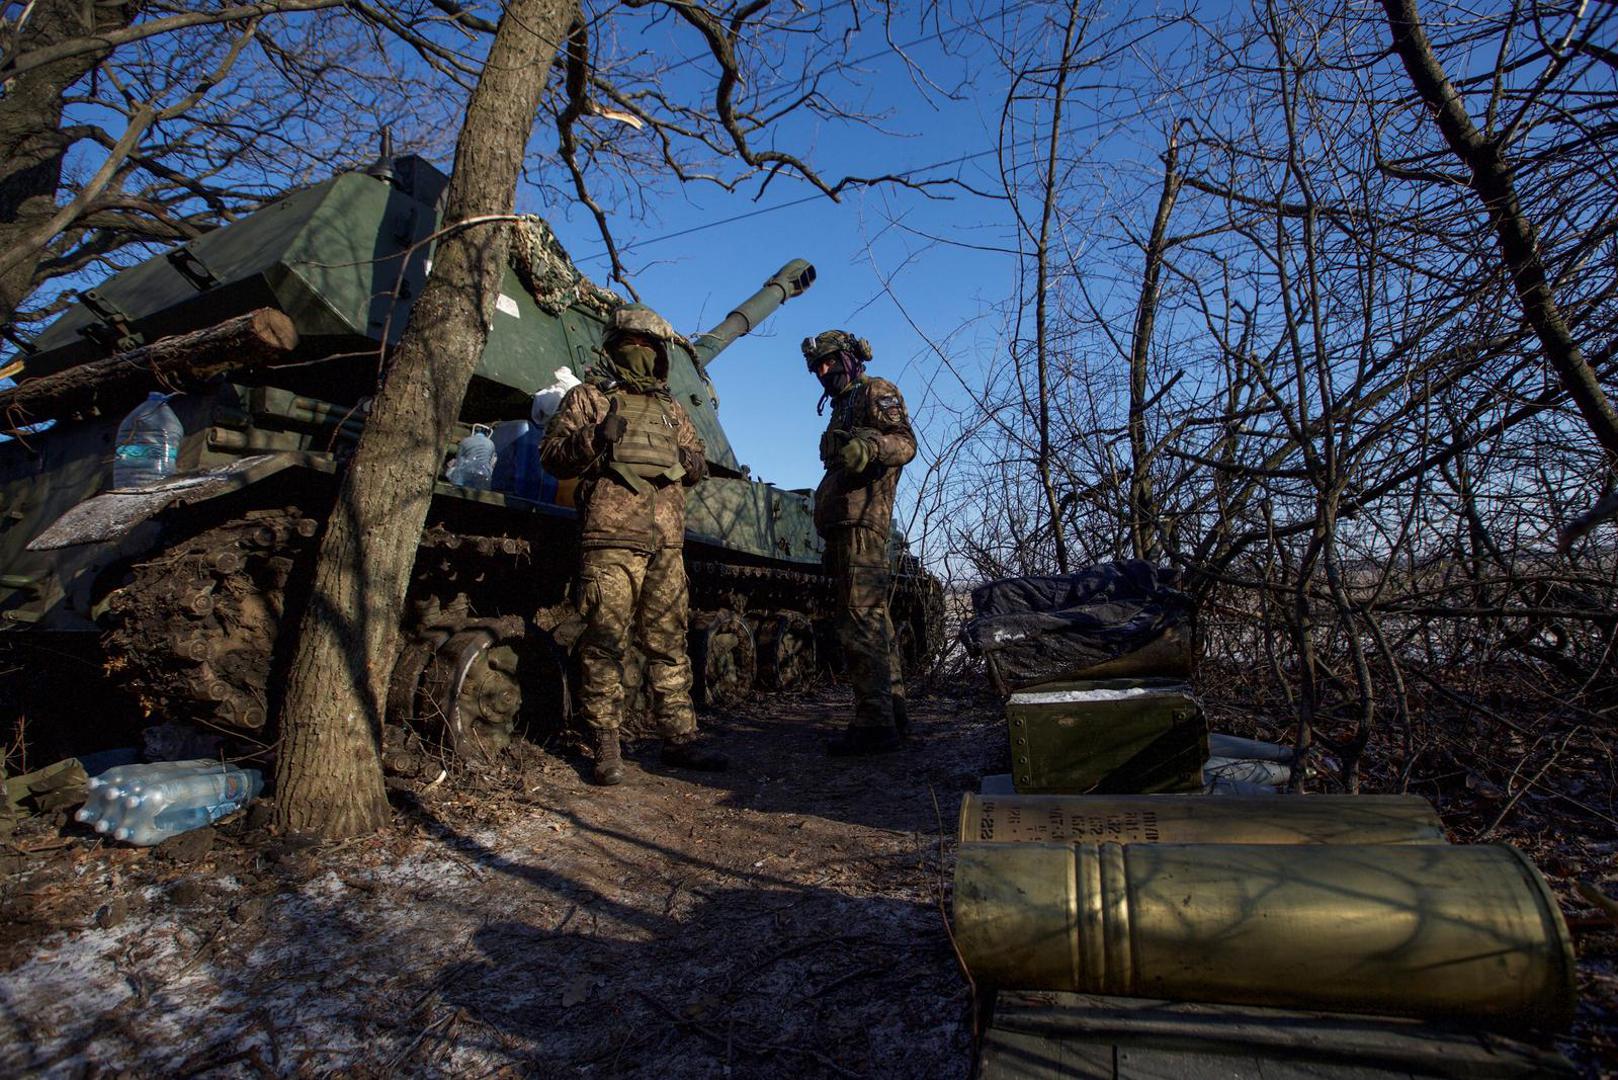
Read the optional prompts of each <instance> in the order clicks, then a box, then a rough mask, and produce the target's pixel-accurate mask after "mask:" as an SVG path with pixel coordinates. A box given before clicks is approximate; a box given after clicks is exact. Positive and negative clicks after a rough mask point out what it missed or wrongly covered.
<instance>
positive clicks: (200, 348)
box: [0, 308, 298, 432]
mask: <svg viewBox="0 0 1618 1080" xmlns="http://www.w3.org/2000/svg"><path fill="white" fill-rule="evenodd" d="M297 347H298V331H297V328H296V327H295V326H293V325H292V320H291V319H290V318H288V317H287V316H286V315H284V314H283V313H281V312H279V311H276V310H275V309H274V308H259V309H258V310H257V311H252V312H248V313H247V314H246V315H239V316H237V317H236V318H234V319H227V320H225V321H224V322H222V323H220V324H218V325H217V326H210V327H208V328H207V329H206V330H198V331H196V332H195V333H190V334H177V335H175V336H174V337H168V338H163V339H162V340H160V341H154V342H152V343H151V344H150V345H142V346H141V347H140V348H138V349H130V350H129V351H127V352H121V353H118V354H117V355H116V356H109V357H108V358H107V359H105V360H96V361H94V362H92V363H89V364H80V365H79V366H78V367H71V368H67V369H66V370H63V371H57V372H53V373H52V374H50V375H42V376H40V377H39V378H37V379H24V380H23V381H22V382H20V383H18V384H17V385H16V386H15V387H14V388H12V389H10V390H3V391H0V431H12V432H14V431H15V429H16V428H19V427H25V426H27V425H29V424H37V423H39V422H40V421H43V420H61V419H65V418H66V417H69V416H72V415H74V414H75V413H77V414H88V413H89V412H90V411H91V410H100V411H101V412H103V413H106V412H110V411H114V410H117V409H119V408H123V407H125V406H130V405H133V404H134V403H135V402H136V401H137V400H139V399H140V398H141V397H142V396H143V395H145V394H146V393H147V392H148V391H150V390H154V389H159V388H161V389H165V390H185V389H192V388H195V387H196V386H198V385H199V384H200V383H203V382H206V381H207V380H208V379H211V378H213V377H214V376H215V375H221V374H224V373H225V372H227V371H238V370H240V369H242V368H249V367H272V366H274V364H275V363H276V361H278V360H285V359H287V358H289V357H290V356H291V355H292V351H293V350H294V349H296V348H297Z"/></svg>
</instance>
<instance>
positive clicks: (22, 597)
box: [0, 158, 941, 753]
mask: <svg viewBox="0 0 1618 1080" xmlns="http://www.w3.org/2000/svg"><path fill="white" fill-rule="evenodd" d="M445 182H446V180H445V178H444V177H443V176H442V175H441V174H439V173H437V172H436V171H435V170H433V169H432V167H431V166H430V165H428V164H426V163H425V162H423V161H421V160H420V159H417V158H401V159H397V160H396V161H394V162H392V163H391V166H390V167H389V168H387V169H379V170H373V172H371V173H346V174H343V175H339V176H337V177H334V178H333V179H331V180H328V181H326V182H324V183H321V184H317V185H315V186H313V187H310V188H307V189H305V190H302V191H299V192H297V193H294V194H292V195H290V196H288V197H286V198H285V199H283V200H281V201H280V202H277V203H275V204H274V205H272V206H269V207H267V208H266V209H264V210H262V211H260V212H258V213H256V214H253V215H252V216H250V217H248V218H245V219H243V220H242V221H240V222H237V223H235V224H233V225H231V226H229V227H228V228H224V229H221V230H218V231H216V232H213V233H209V234H207V235H205V236H203V237H200V238H198V239H196V240H193V241H190V242H189V243H187V244H185V245H183V246H182V247H180V248H176V249H175V250H173V251H170V252H168V253H166V254H165V255H161V256H158V257H155V258H152V259H150V260H148V261H146V262H144V263H142V264H141V265H139V266H136V267H134V268H132V269H130V270H127V271H125V272H123V273H121V274H118V275H117V276H115V277H113V278H111V279H110V280H108V281H107V282H105V283H103V284H102V285H101V286H99V287H98V288H96V289H94V290H91V291H88V292H86V293H85V294H83V301H82V302H81V303H80V304H78V305H76V306H75V307H74V308H73V309H72V310H70V311H69V312H67V313H66V314H64V315H63V316H62V317H61V318H60V319H59V320H57V322H56V323H54V324H53V325H52V326H51V327H50V328H48V329H47V330H46V331H45V332H44V333H43V334H42V335H41V336H40V337H39V339H38V340H37V341H36V342H35V349H34V351H33V353H32V354H31V355H30V356H29V357H28V360H27V365H26V370H25V373H24V376H23V378H24V379H35V378H37V379H49V378H52V377H60V376H59V373H64V372H68V371H69V370H70V369H73V368H75V367H78V366H80V365H83V364H86V363H89V362H91V361H95V360H99V359H102V358H105V357H107V356H110V355H119V354H126V353H127V352H128V350H131V349H134V348H136V347H138V346H140V345H142V344H143V343H150V342H153V341H157V340H159V339H163V338H169V337H170V336H171V335H183V334H187V333H190V332H192V331H197V330H201V329H203V328H207V327H212V326H215V325H217V324H219V323H221V322H222V321H224V320H226V319H229V318H232V317H234V316H238V315H243V314H246V313H249V312H253V311H255V310H258V309H263V308H270V309H274V310H276V311H280V312H283V313H285V314H286V315H287V316H288V317H290V319H291V320H292V323H293V325H294V327H295V328H296V331H297V339H298V342H297V345H296V349H295V352H294V353H293V354H291V355H290V356H287V357H284V358H283V359H282V361H281V362H280V363H278V364H277V365H276V366H275V367H273V368H268V369H260V368H251V369H242V370H235V371H232V372H230V373H229V374H228V375H227V376H224V377H222V378H215V379H213V380H211V381H209V382H208V383H206V384H205V385H201V386H193V387H188V389H189V390H190V392H188V393H185V394H182V395H180V396H178V397H176V398H174V399H173V400H172V401H171V407H173V408H174V409H175V411H176V413H177V414H178V415H179V417H180V419H181V421H182V422H183V423H184V426H185V430H186V437H185V440H184V442H183V444H182V447H181V451H180V457H179V469H180V474H179V475H178V476H177V477H176V478H175V479H174V480H173V481H171V482H170V483H169V484H166V485H162V486H160V487H159V488H157V489H153V490H152V491H149V492H146V493H143V494H142V495H141V496H139V497H136V496H129V495H124V494H119V493H104V489H105V488H106V487H107V486H108V483H109V479H110V475H111V459H112V452H113V441H114V436H115V433H116V428H117V424H118V421H119V419H120V418H121V416H122V415H123V413H124V412H126V411H127V410H128V409H129V408H130V407H132V406H133V405H134V404H135V402H136V400H138V399H139V397H140V396H141V395H143V393H144V389H146V388H144V387H143V388H138V392H137V393H135V394H134V396H133V397H130V396H129V395H130V393H131V391H128V390H125V391H124V392H123V393H124V395H125V396H123V397H120V396H119V395H118V393H115V392H113V391H111V390H109V391H108V393H107V394H106V395H105V396H103V397H102V398H101V399H99V400H98V401H97V402H96V407H95V408H94V409H87V410H80V411H79V412H77V413H65V414H61V415H53V416H51V417H49V418H50V419H52V420H54V421H55V424H54V426H52V427H51V428H50V429H49V430H47V431H44V432H40V433H36V434H33V435H30V436H28V437H27V438H26V439H24V440H18V441H14V442H10V443H6V444H3V445H0V500H3V501H0V515H3V520H0V627H3V628H4V630H5V631H6V632H7V635H8V636H0V640H3V641H9V642H16V641H18V640H21V639H20V638H18V637H13V636H9V635H18V634H26V635H30V636H31V639H33V640H39V638H40V636H41V635H64V634H74V633H77V634H79V635H81V636H83V637H86V638H88V637H91V636H95V637H98V638H99V640H100V641H101V643H102V645H103V646H104V650H105V656H104V662H105V666H106V668H107V670H108V671H109V672H110V673H111V674H112V676H113V677H114V679H115V680H116V681H117V682H119V683H121V684H122V685H123V686H124V687H125V688H126V689H127V690H129V691H130V692H131V693H133V694H134V695H135V698H136V699H137V700H138V702H139V703H140V705H141V707H142V708H143V710H144V711H145V712H146V713H147V714H148V715H150V716H152V717H154V718H155V717H161V718H165V719H174V720H180V721H186V722H190V723H193V724H195V725H197V726H199V727H203V728H210V729H216V730H217V729H223V730H225V731H228V732H231V733H233V734H236V735H241V736H243V737H246V738H249V739H252V738H257V739H260V740H263V741H266V742H267V741H268V739H267V738H266V735H267V733H266V732H265V731H264V728H265V726H266V724H267V721H268V718H269V717H271V716H273V715H274V713H275V706H276V701H275V693H276V689H275V688H276V687H277V685H278V684H279V681H280V680H279V672H278V669H277V665H278V664H279V663H280V662H282V658H283V656H284V654H285V652H286V650H285V649H283V648H280V646H281V645H282V644H283V631H284V630H285V628H287V627H289V626H291V625H294V624H295V619H296V613H297V608H298V606H299V604H300V603H301V600H302V596H303V593H304V579H305V578H306V576H307V572H308V569H309V567H310V565H311V564H312V560H313V552H314V540H315V537H316V536H317V535H318V533H319V529H320V522H321V520H322V519H323V518H324V516H325V515H326V514H327V513H328V512H329V510H330V505H331V502H332V499H333V497H334V492H335V485H334V482H333V477H334V475H335V474H336V472H337V471H338V469H339V468H340V467H341V462H342V460H343V458H344V456H345V454H346V453H347V452H348V450H349V448H351V446H352V444H353V442H354V440H355V439H356V438H357V436H358V433H359V432H360V430H362V428H363V424H364V419H365V413H366V408H367V406H368V396H367V395H369V394H370V393H371V392H372V390H373V389H374V385H375V381H376V377H377V372H378V370H379V367H380V362H381V360H382V358H383V356H384V355H385V350H386V349H387V348H388V347H389V346H390V345H392V344H393V343H395V342H396V341H397V340H398V337H399V335H400V334H401V333H402V332H403V329H404V326H405V323H406V321H407V319H408V315H409V305H410V301H411V300H412V298H413V297H415V296H417V295H419V294H420V292H421V289H422V286H423V284H424V283H425V281H426V276H427V274H428V272H429V271H430V269H431V261H432V237H433V234H434V229H435V227H436V224H437V214H436V211H435V204H436V202H437V199H438V197H439V195H440V193H441V192H442V189H443V186H444V184H445ZM813 280H814V269H813V268H812V267H810V266H809V265H808V264H807V263H804V262H801V261H797V262H793V263H790V264H788V265H787V266H786V267H784V268H782V270H781V271H779V272H778V273H777V274H775V275H774V276H773V277H771V278H770V279H769V280H768V281H767V282H766V283H765V286H764V287H763V288H762V289H760V290H759V292H758V293H757V294H755V295H754V296H753V297H751V298H749V299H748V300H746V301H744V302H743V303H742V304H740V305H738V307H737V309H736V310H735V311H733V312H732V313H731V314H730V315H729V316H728V317H727V319H726V320H725V321H724V322H722V323H721V324H720V325H719V326H716V327H714V328H713V329H712V330H710V331H708V332H707V333H705V334H701V335H698V336H697V337H695V338H693V339H691V340H690V341H682V342H681V346H682V347H680V348H676V349H673V350H671V354H672V355H671V357H670V361H671V364H670V367H671V371H670V386H671V389H672V390H673V392H674V393H675V395H676V396H677V398H678V400H679V401H680V403H681V404H682V405H683V406H684V407H685V409H686V411H687V412H688V413H689V414H690V416H691V419H692V421H693V423H694V424H695V425H696V427H697V429H698V432H699V433H700V434H701V436H702V438H703V441H704V443H705V444H706V446H707V453H708V459H709V467H710V474H711V478H710V479H709V480H708V481H707V482H705V483H703V484H701V485H699V486H698V487H696V488H694V489H693V490H692V493H691V495H690V499H689V504H688V531H687V544H686V556H687V563H688V569H689V571H690V576H691V580H692V592H693V605H692V607H693V616H692V624H691V645H692V654H693V666H694V668H695V669H696V675H697V681H698V687H697V691H698V694H699V696H700V698H701V699H703V700H705V701H707V702H708V703H710V704H712V703H718V702H723V701H726V700H730V699H734V698H737V697H740V696H742V695H744V694H747V693H749V692H750V691H752V690H753V689H754V687H755V686H758V687H761V688H764V689H787V688H790V687H791V686H793V685H795V684H797V683H799V682H801V681H802V680H803V679H805V678H806V677H808V676H809V675H811V674H812V673H813V672H814V670H815V669H816V667H817V664H818V662H819V659H818V658H819V657H822V656H824V655H825V652H826V650H824V649H823V648H820V647H819V646H820V640H821V638H823V636H824V622H825V611H824V607H825V604H826V602H827V600H828V599H829V583H828V581H827V580H826V579H825V578H823V576H822V575H821V573H820V542H819V539H818V537H817V536H816V534H815V531H814V528H813V522H812V516H811V511H812V506H811V499H810V496H809V494H808V493H806V492H801V491H787V490H783V489H780V488H776V487H773V486H771V485H768V484H761V483H756V482H754V481H752V480H751V479H750V478H749V476H748V470H747V469H746V468H745V466H743V465H741V464H740V462H739V461H738V460H737V457H736V454H735V451H734V449H733V448H732V447H731V444H730V441H729V440H728V438H727V437H726V435H725V431H724V428H723V427H722V426H721V424H720V419H719V415H718V395H717V394H716V393H715V392H714V389H713V386H712V384H711V382H710V381H709V376H708V374H707V372H706V370H705V366H706V364H707V363H708V361H710V360H711V359H712V358H713V357H714V356H716V355H717V354H718V353H719V352H721V351H722V350H723V349H724V348H725V347H726V346H727V345H729V344H730V343H731V342H732V341H734V340H735V339H736V338H737V337H739V336H741V335H742V334H745V333H747V332H748V331H749V330H751V329H752V328H753V327H754V326H756V325H757V324H758V323H759V322H760V321H762V319H763V318H765V317H767V316H768V314H769V313H770V312H772V311H773V310H774V309H775V308H776V307H778V306H779V305H780V304H781V303H783V302H785V301H786V300H787V299H789V298H791V297H793V296H796V295H798V294H799V293H801V292H802V291H803V290H804V289H806V288H808V287H809V285H810V284H811V283H812V282H813ZM620 302H621V299H620V298H619V297H617V296H615V295H614V294H612V293H610V292H608V291H606V290H604V289H601V288H599V287H598V286H596V285H594V284H593V283H591V282H590V281H589V279H587V278H585V277H583V276H582V275H581V274H580V273H579V272H578V270H577V269H576V268H574V266H573V265H572V263H571V261H570V260H569V259H568V257H567V254H566V252H565V251H563V249H562V248H561V246H560V245H559V244H558V243H557V241H556V240H555V238H554V236H553V235H552V234H551V232H550V229H549V228H548V226H546V225H545V223H544V222H543V221H540V220H538V219H526V220H524V221H523V222H522V223H521V225H520V226H518V227H517V234H516V237H515V239H514V243H513V256H512V259H511V266H510V268H509V270H508V272H507V274H506V278H505V281H504V284H503V286H502V291H501V295H500V297H499V300H498V303H497V308H496V314H495V317H494V319H495V321H494V325H493V328H492V330H491V333H490V337H489V341H488V346H487V348H486V350H485V353H484V355H483V358H482V360H481V361H480V363H479V366H478V369H477V372H476V373H475V375H474V377H473V380H472V383H471V386H470V387H469V390H468V393H467V397H466V403H465V406H464V408H463V412H462V420H463V421H464V422H465V423H467V424H468V425H470V424H471V423H474V422H476V423H490V424H495V423H501V422H505V421H521V420H524V419H526V418H527V417H528V416H529V409H530V404H531V398H532V395H533V393H534V392H535V391H536V390H538V389H540V388H542V387H545V386H547V385H550V384H551V383H552V382H553V380H554V379H555V373H556V372H557V370H558V369H560V368H564V367H565V368H568V369H570V370H571V371H572V372H573V373H574V375H575V376H579V377H587V376H588V375H589V373H590V372H592V371H593V369H594V368H595V366H596V363H597V359H598V356H599V352H598V350H599V346H600V343H601V335H602V330H603V325H604V320H605V316H606V314H607V313H608V311H610V310H611V308H612V307H613V306H615V305H616V304H618V303H620ZM150 388H154V389H155V388H156V387H155V386H154V387H150ZM35 419H45V417H36V418H35ZM536 434H537V433H530V435H529V436H528V438H529V441H527V442H517V443H514V444H513V446H514V449H512V450H511V451H509V453H510V454H512V455H516V456H520V455H525V454H526V455H530V456H531V455H532V446H533V442H532V439H533V437H534V436H535V435H536ZM444 449H445V453H446V455H447V454H448V453H449V452H450V451H451V450H452V449H453V448H452V447H445V448H444ZM519 471H520V472H522V473H523V477H522V479H521V483H518V482H515V481H513V482H509V483H505V484H504V486H505V487H506V489H507V490H504V491H501V490H495V491H486V492H485V491H471V490H468V489H465V488H459V487H456V486H453V485H450V484H448V483H440V484H439V485H438V486H437V488H436V489H435V495H434V502H433V506H432V509H431V512H430V514H429V517H428V521H429V527H428V528H427V530H426V531H425V533H424V535H423V537H422V541H421V548H420V553H419V555H418V558H417V563H416V567H415V571H414V581H413V584H412V588H411V593H410V598H409V604H408V605H407V606H408V610H409V615H408V618H407V625H406V626H405V627H404V628H403V629H404V631H405V640H406V645H405V647H404V650H403V652H402V653H401V655H400V657H399V658H398V662H397V666H396V670H395V674H394V679H393V692H392V695H391V697H390V702H389V712H390V715H391V716H392V717H393V718H395V719H398V720H400V721H403V722H413V723H414V724H415V725H416V726H418V727H419V726H431V727H436V728H438V729H440V730H441V732H442V734H443V735H444V736H446V738H447V740H448V741H450V742H451V743H453V744H454V745H455V746H456V747H457V748H458V749H460V750H462V751H463V752H471V753H477V752H482V751H486V750H488V749H490V748H492V747H496V746H498V745H501V744H503V743H504V742H505V741H506V740H507V739H508V738H509V737H510V735H511V733H512V732H513V731H514V730H516V729H518V728H519V727H520V726H522V725H523V724H524V723H525V722H527V723H530V724H546V725H550V724H554V723H557V722H560V720H561V719H562V718H564V717H565V714H566V710H567V702H568V700H569V695H568V692H567V651H568V648H569V646H570V644H571V637H572V633H571V632H572V630H573V628H574V625H575V620H574V619H573V616H572V609H571V605H570V602H569V596H568V583H569V580H570V578H571V576H572V571H573V567H574V562H575V559H576V554H577V553H576V550H575V541H574V521H573V519H574V517H575V511H574V509H573V507H572V486H571V485H570V484H568V483H566V482H561V483H558V482H557V481H555V480H554V479H552V478H548V477H544V476H543V475H542V474H541V473H540V472H539V466H538V462H537V459H535V460H529V461H527V464H526V466H525V468H524V469H522V470H519ZM497 486H500V485H497ZM892 551H893V558H894V563H895V570H896V571H897V574H898V579H899V589H898V593H897V596H896V603H895V609H896V610H895V618H896V622H897V623H898V624H899V626H900V628H901V629H900V634H901V638H902V639H903V641H904V644H905V648H906V653H907V658H908V660H909V661H910V662H911V663H912V664H913V665H914V664H919V663H923V662H925V661H926V660H927V659H929V658H930V657H931V655H932V654H933V653H934V651H935V650H936V648H937V647H938V644H939V640H938V639H939V634H940V622H941V619H940V615H941V605H940V602H939V592H938V587H937V583H936V582H935V581H934V580H933V579H932V578H931V577H930V576H928V575H926V574H925V573H924V572H923V571H922V570H921V568H920V567H919V565H918V564H917V562H916V560H915V559H914V558H913V557H911V556H910V555H909V554H908V552H907V551H906V549H905V544H904V540H903V538H902V537H900V536H897V535H896V536H895V537H894V542H893V547H892Z"/></svg>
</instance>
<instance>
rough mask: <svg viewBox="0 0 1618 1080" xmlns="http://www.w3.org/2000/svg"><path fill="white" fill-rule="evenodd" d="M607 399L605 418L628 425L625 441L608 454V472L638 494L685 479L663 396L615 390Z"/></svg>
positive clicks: (673, 428) (620, 442) (619, 442)
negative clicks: (616, 418) (612, 417)
mask: <svg viewBox="0 0 1618 1080" xmlns="http://www.w3.org/2000/svg"><path fill="white" fill-rule="evenodd" d="M607 397H608V400H609V401H610V402H611V405H610V406H609V412H608V415H611V414H612V413H617V414H618V415H619V416H621V417H623V418H624V422H625V423H626V424H627V425H628V430H627V431H625V432H624V437H623V438H621V439H619V440H618V441H617V442H615V443H613V444H612V447H611V449H610V450H609V451H608V452H607V468H608V469H609V470H610V471H611V472H612V473H613V474H614V475H615V476H617V477H618V478H619V479H621V480H622V481H623V482H624V483H626V484H628V485H629V487H630V490H632V491H635V492H637V493H640V494H645V493H646V492H648V491H651V490H653V489H654V488H660V487H664V486H665V485H667V484H671V483H673V482H675V481H676V480H678V479H680V477H682V476H684V475H685V469H684V468H683V467H682V466H681V465H680V443H679V439H678V438H677V437H676V435H675V431H676V429H675V423H674V417H673V416H671V415H670V414H669V408H668V406H667V405H666V404H665V402H664V399H663V396H662V395H660V394H632V393H629V392H628V391H626V390H622V389H614V390H612V391H610V392H609V393H608V395H607Z"/></svg>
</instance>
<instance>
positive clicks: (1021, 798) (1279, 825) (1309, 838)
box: [960, 792, 1444, 844]
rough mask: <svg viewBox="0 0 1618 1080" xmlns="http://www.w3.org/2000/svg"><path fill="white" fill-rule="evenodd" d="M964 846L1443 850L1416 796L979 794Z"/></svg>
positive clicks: (963, 830) (1437, 827) (969, 800)
mask: <svg viewBox="0 0 1618 1080" xmlns="http://www.w3.org/2000/svg"><path fill="white" fill-rule="evenodd" d="M960 839H961V842H962V843H965V842H967V841H973V840H981V841H986V842H990V843H1042V842H1049V843H1092V844H1100V843H1109V842H1110V843H1118V844H1442V843H1444V826H1443V825H1442V824H1441V823H1440V822H1439V820H1438V814H1437V813H1436V812H1435V811H1434V810H1433V808H1432V804H1430V803H1429V802H1428V801H1427V800H1426V799H1423V798H1421V797H1420V796H1418V795H1308V796H1301V795H1300V796H1276V795H1232V796H1219V797H1214V796H1209V795H977V794H973V793H970V792H969V793H968V794H967V795H966V797H965V798H963V799H962V800H961V819H960Z"/></svg>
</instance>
